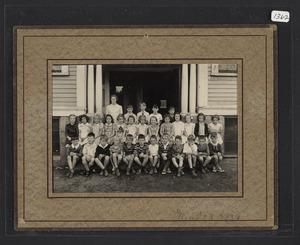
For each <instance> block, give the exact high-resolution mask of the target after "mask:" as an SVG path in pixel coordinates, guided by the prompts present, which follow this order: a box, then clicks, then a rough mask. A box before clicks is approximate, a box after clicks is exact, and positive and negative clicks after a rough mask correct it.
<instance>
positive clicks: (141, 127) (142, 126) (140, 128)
mask: <svg viewBox="0 0 300 245" xmlns="http://www.w3.org/2000/svg"><path fill="white" fill-rule="evenodd" d="M138 121H139V124H138V125H137V126H136V127H137V135H140V134H142V135H144V136H145V141H146V142H148V125H147V124H146V123H147V119H146V116H145V115H142V116H140V117H139V119H138Z"/></svg>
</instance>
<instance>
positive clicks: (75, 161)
mask: <svg viewBox="0 0 300 245" xmlns="http://www.w3.org/2000/svg"><path fill="white" fill-rule="evenodd" d="M78 160H79V157H78V156H73V162H72V170H73V171H71V172H73V173H74V168H75V166H76V164H77V163H78Z"/></svg>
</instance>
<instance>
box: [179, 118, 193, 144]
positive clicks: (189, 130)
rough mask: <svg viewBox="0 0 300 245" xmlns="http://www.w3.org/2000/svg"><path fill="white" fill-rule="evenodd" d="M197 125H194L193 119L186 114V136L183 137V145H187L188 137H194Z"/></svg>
mask: <svg viewBox="0 0 300 245" xmlns="http://www.w3.org/2000/svg"><path fill="white" fill-rule="evenodd" d="M194 131H195V124H194V123H192V117H191V115H190V114H186V116H185V124H184V136H183V137H182V141H183V143H186V141H187V137H188V136H189V135H193V136H195V135H194Z"/></svg>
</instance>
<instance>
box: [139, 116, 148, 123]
mask: <svg viewBox="0 0 300 245" xmlns="http://www.w3.org/2000/svg"><path fill="white" fill-rule="evenodd" d="M143 118H144V119H145V121H146V122H147V118H146V116H145V115H140V116H139V120H138V121H139V122H141V120H142V119H143Z"/></svg>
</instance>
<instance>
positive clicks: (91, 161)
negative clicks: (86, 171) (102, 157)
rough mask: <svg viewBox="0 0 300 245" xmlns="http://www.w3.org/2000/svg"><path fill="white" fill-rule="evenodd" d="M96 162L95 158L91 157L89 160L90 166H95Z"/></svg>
mask: <svg viewBox="0 0 300 245" xmlns="http://www.w3.org/2000/svg"><path fill="white" fill-rule="evenodd" d="M94 162H95V158H93V157H91V160H90V162H89V167H91V166H93V165H94Z"/></svg>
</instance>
